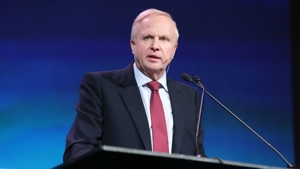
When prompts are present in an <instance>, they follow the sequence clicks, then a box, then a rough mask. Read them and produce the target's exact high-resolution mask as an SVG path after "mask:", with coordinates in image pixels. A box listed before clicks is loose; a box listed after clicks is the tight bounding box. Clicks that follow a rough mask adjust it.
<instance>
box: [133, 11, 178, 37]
mask: <svg viewBox="0 0 300 169" xmlns="http://www.w3.org/2000/svg"><path fill="white" fill-rule="evenodd" d="M138 32H139V33H141V34H145V33H152V34H153V33H157V34H164V35H170V36H171V35H175V23H174V21H173V20H172V19H170V18H168V17H167V16H164V15H155V16H149V17H146V18H144V19H143V20H142V21H141V22H140V24H139V26H138Z"/></svg>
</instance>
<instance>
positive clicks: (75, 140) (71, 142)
mask: <svg viewBox="0 0 300 169" xmlns="http://www.w3.org/2000/svg"><path fill="white" fill-rule="evenodd" d="M100 81H101V78H99V77H98V78H96V74H95V73H87V74H86V75H85V76H84V77H83V79H82V81H81V84H80V88H79V97H80V98H79V101H78V103H77V105H76V111H77V115H76V117H75V121H74V123H73V125H72V127H71V129H70V131H69V133H68V135H67V140H66V149H65V153H64V157H63V160H64V161H67V160H70V159H72V158H76V157H79V156H81V155H83V154H86V153H87V152H89V151H91V150H93V149H94V148H95V147H99V146H101V137H102V124H103V117H102V111H101V109H102V108H101V107H102V99H101V87H100V86H101V84H100Z"/></svg>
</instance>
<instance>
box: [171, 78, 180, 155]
mask: <svg viewBox="0 0 300 169" xmlns="http://www.w3.org/2000/svg"><path fill="white" fill-rule="evenodd" d="M168 89H169V95H170V101H171V106H172V114H173V121H174V123H173V124H174V126H173V143H172V153H180V149H181V144H182V139H183V134H184V108H183V104H184V100H183V99H184V98H183V97H182V93H181V90H180V88H179V87H178V86H177V85H176V82H175V81H173V80H171V79H169V78H168Z"/></svg>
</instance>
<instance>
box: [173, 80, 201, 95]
mask: <svg viewBox="0 0 300 169" xmlns="http://www.w3.org/2000/svg"><path fill="white" fill-rule="evenodd" d="M168 84H169V86H171V87H176V88H178V90H183V91H189V92H197V89H196V88H195V87H193V86H191V85H188V84H186V83H183V82H180V81H177V80H174V79H172V78H169V77H168Z"/></svg>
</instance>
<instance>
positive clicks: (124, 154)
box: [54, 145, 283, 169]
mask: <svg viewBox="0 0 300 169" xmlns="http://www.w3.org/2000/svg"><path fill="white" fill-rule="evenodd" d="M141 167H146V168H155V169H158V168H185V169H188V168H205V169H209V168H213V169H217V168H222V169H243V168H245V169H246V168H248V169H251V168H252V169H254V168H255V169H258V168H262V169H264V168H269V169H270V168H272V169H283V168H281V167H275V166H266V165H259V164H250V163H242V162H235V161H227V160H221V159H215V158H205V157H201V158H199V157H195V156H189V155H181V154H166V153H157V152H151V151H145V150H136V149H129V148H121V147H113V146H105V145H104V146H102V147H101V148H98V149H95V150H93V151H91V152H89V153H87V154H85V155H83V156H81V157H78V158H75V159H72V160H69V161H67V162H65V163H63V164H60V165H58V166H56V167H54V169H76V168H86V169H88V168H141Z"/></svg>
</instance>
